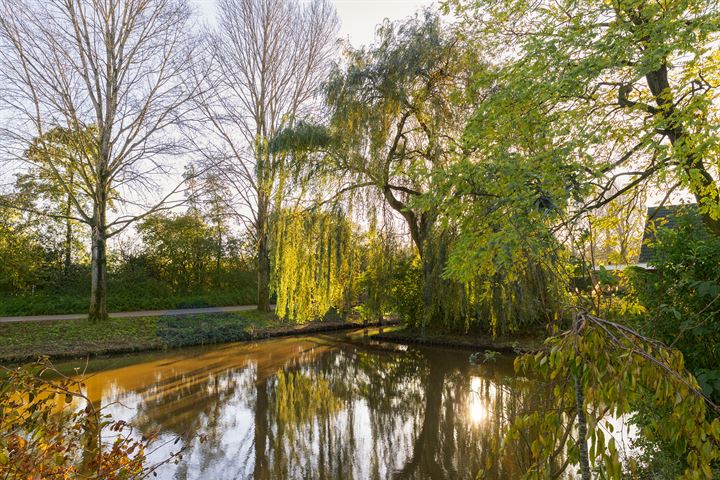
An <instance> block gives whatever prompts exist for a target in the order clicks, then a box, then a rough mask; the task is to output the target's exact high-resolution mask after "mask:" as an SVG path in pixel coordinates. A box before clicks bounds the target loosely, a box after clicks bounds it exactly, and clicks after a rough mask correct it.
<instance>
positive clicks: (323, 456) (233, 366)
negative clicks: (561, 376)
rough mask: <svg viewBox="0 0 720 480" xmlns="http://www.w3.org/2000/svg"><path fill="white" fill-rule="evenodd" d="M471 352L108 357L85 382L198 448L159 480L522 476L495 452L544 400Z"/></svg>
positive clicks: (354, 350) (124, 413)
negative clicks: (505, 434)
mask: <svg viewBox="0 0 720 480" xmlns="http://www.w3.org/2000/svg"><path fill="white" fill-rule="evenodd" d="M469 353H470V352H468V351H462V350H461V351H455V350H450V349H444V348H424V347H423V348H421V347H413V346H404V345H395V344H389V343H379V342H374V341H371V340H368V339H367V338H365V337H364V336H363V333H362V331H359V332H353V333H338V334H331V335H318V336H313V337H303V338H283V339H275V340H267V341H261V342H257V343H251V344H247V343H245V344H229V345H220V346H213V347H206V348H190V349H183V350H176V351H172V352H170V353H164V354H151V355H148V354H144V355H132V356H123V357H116V358H110V359H104V360H102V359H101V360H96V361H92V362H90V364H89V365H87V367H88V371H91V372H93V373H89V374H88V375H89V378H87V379H86V381H85V383H86V388H87V392H86V393H87V395H88V396H89V398H90V399H91V400H92V401H93V402H94V403H96V406H103V407H104V408H106V409H107V410H106V411H107V412H109V413H112V415H113V416H114V418H116V419H123V420H126V421H129V422H131V423H132V424H133V425H135V426H136V427H137V428H138V429H139V431H140V432H142V433H149V432H159V433H160V440H159V441H160V442H163V441H167V440H170V439H173V438H174V437H175V436H180V437H181V438H182V440H181V444H185V445H188V446H189V450H188V451H187V452H186V453H185V455H184V457H183V459H182V461H181V462H180V463H179V464H178V465H167V466H165V467H163V468H162V469H160V471H159V472H158V476H159V478H161V479H208V480H210V479H218V480H220V479H249V478H255V479H285V478H288V479H304V478H312V479H338V480H339V479H344V480H345V479H388V478H395V479H428V478H429V479H473V478H477V475H478V472H480V471H481V470H486V471H487V478H503V479H512V478H517V477H518V476H519V473H518V472H519V471H520V470H521V469H522V468H523V467H526V466H527V451H526V449H525V448H522V446H518V447H517V448H516V449H513V451H511V452H508V453H506V455H504V456H502V457H497V456H496V455H495V454H493V450H492V448H491V445H493V444H494V443H496V442H498V441H499V439H500V432H501V430H502V429H503V428H504V426H506V425H507V423H508V422H509V421H511V420H512V419H513V418H514V416H515V415H517V413H518V412H520V411H523V410H525V409H527V408H538V405H540V404H542V402H543V400H542V399H543V398H545V397H546V395H544V393H543V391H542V389H540V388H539V387H538V386H537V385H535V384H534V383H533V382H531V381H530V380H527V379H524V378H518V377H516V376H515V375H514V374H513V369H512V358H507V357H505V358H503V357H501V358H499V359H497V360H496V361H494V362H489V363H487V364H484V365H471V364H470V363H469V362H468V356H469ZM78 366H80V367H83V368H84V367H85V364H84V363H83V362H80V361H76V362H70V363H68V364H64V365H61V366H60V367H61V368H63V369H72V368H73V367H78ZM201 432H202V433H204V434H205V435H206V436H207V440H206V441H205V442H202V443H201V442H200V441H199V440H198V437H197V435H198V434H199V433H201ZM535 434H537V433H535ZM529 435H531V436H532V435H533V432H529ZM172 448H177V447H176V446H173V445H166V446H165V447H163V448H161V449H160V450H159V451H157V452H155V453H154V454H153V456H152V458H153V459H154V460H159V459H161V458H163V457H164V456H166V455H168V453H169V451H170V450H171V449H172ZM488 462H490V463H488Z"/></svg>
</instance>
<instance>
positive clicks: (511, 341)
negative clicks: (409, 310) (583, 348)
mask: <svg viewBox="0 0 720 480" xmlns="http://www.w3.org/2000/svg"><path fill="white" fill-rule="evenodd" d="M370 338H371V339H373V340H378V341H382V342H391V343H400V344H406V345H422V346H432V347H444V348H455V349H462V350H469V351H476V352H479V351H485V350H490V351H494V352H499V353H503V354H516V355H520V354H524V353H534V352H537V351H539V350H541V349H542V348H543V342H544V341H545V337H542V336H539V337H532V336H525V337H518V338H503V339H492V338H489V337H485V338H474V337H465V336H459V335H425V336H423V335H421V334H420V333H419V332H414V331H412V330H406V329H402V330H393V331H390V332H383V333H376V334H375V335H371V336H370Z"/></svg>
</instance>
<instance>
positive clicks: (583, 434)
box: [574, 373, 592, 480]
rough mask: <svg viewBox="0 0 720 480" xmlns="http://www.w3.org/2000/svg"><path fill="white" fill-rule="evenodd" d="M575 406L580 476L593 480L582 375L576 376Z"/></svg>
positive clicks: (583, 479) (586, 479) (585, 479)
mask: <svg viewBox="0 0 720 480" xmlns="http://www.w3.org/2000/svg"><path fill="white" fill-rule="evenodd" d="M574 380H575V404H576V407H577V422H578V449H579V450H580V474H581V478H582V480H592V475H591V473H590V460H589V458H588V446H587V433H588V432H587V419H586V418H585V393H584V392H583V387H582V383H581V381H580V374H579V373H578V374H575V375H574Z"/></svg>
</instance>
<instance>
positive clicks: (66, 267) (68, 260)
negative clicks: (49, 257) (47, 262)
mask: <svg viewBox="0 0 720 480" xmlns="http://www.w3.org/2000/svg"><path fill="white" fill-rule="evenodd" d="M71 213H72V197H71V196H70V195H68V197H67V203H66V205H65V216H66V217H67V218H66V219H65V245H64V246H63V247H64V252H63V257H64V258H63V272H64V273H65V275H67V274H68V273H69V272H70V267H71V266H72V239H73V232H72V220H71V219H70V214H71Z"/></svg>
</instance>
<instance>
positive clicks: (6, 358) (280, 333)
mask: <svg viewBox="0 0 720 480" xmlns="http://www.w3.org/2000/svg"><path fill="white" fill-rule="evenodd" d="M158 318H159V317H158ZM69 321H77V320H69ZM17 323H20V322H17ZM17 323H16V325H17ZM398 324H399V322H398V321H384V322H369V323H363V322H357V321H342V320H339V321H338V320H319V321H314V322H308V323H306V324H301V325H275V326H270V327H256V326H255V325H249V328H248V329H247V330H246V336H245V337H244V338H235V339H230V340H227V341H220V342H189V343H185V344H182V345H177V346H169V345H167V344H163V343H161V342H160V341H157V343H153V342H150V343H148V342H143V341H139V342H138V344H136V345H132V344H131V345H114V346H107V345H103V346H102V347H101V348H93V347H91V346H85V345H83V346H78V348H76V349H74V350H72V351H68V352H63V353H55V354H49V355H48V354H47V353H45V352H43V351H40V349H38V350H35V351H33V350H32V349H31V350H30V351H28V352H24V353H22V354H3V353H0V366H5V367H9V366H17V365H21V364H23V363H27V362H32V361H36V360H37V359H38V358H40V357H45V356H46V357H48V358H50V360H52V361H56V360H72V359H78V358H88V357H91V358H99V357H105V356H110V355H122V354H130V353H145V352H159V351H172V350H176V349H178V348H185V347H194V346H195V347H197V346H202V345H222V344H230V343H252V342H257V341H262V340H267V339H271V338H280V337H302V336H307V335H314V334H318V333H329V332H337V331H344V330H359V329H363V328H377V327H381V326H382V327H390V326H395V325H398Z"/></svg>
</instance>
